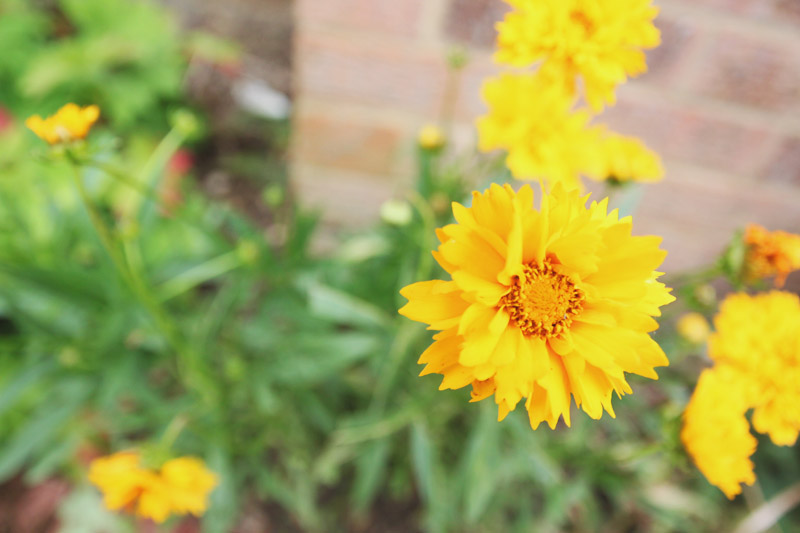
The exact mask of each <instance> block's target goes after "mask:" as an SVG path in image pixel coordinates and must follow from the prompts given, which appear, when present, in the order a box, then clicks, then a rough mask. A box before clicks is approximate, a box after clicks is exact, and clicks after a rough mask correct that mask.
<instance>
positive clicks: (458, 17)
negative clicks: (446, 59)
mask: <svg viewBox="0 0 800 533" xmlns="http://www.w3.org/2000/svg"><path fill="white" fill-rule="evenodd" d="M509 10H510V7H509V5H508V4H506V3H503V2H501V1H500V0H451V2H450V6H449V7H448V10H447V19H446V21H445V33H446V35H447V37H449V38H450V39H453V40H454V41H456V42H459V43H462V44H467V45H470V46H475V47H477V48H487V49H490V48H492V47H494V44H495V38H496V37H497V31H496V30H495V29H494V27H495V24H496V23H497V22H499V21H500V20H502V19H503V17H504V16H505V14H506V12H508V11H509Z"/></svg>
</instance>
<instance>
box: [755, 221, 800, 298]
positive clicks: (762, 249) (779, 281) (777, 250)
mask: <svg viewBox="0 0 800 533" xmlns="http://www.w3.org/2000/svg"><path fill="white" fill-rule="evenodd" d="M744 243H745V246H746V247H747V251H746V254H745V263H744V274H745V277H746V278H747V279H750V280H757V279H763V278H768V277H772V276H775V286H776V287H782V286H783V284H784V283H785V282H786V277H787V276H788V275H789V274H790V273H791V272H793V271H794V270H800V235H795V234H793V233H787V232H785V231H767V230H766V229H765V228H764V227H762V226H759V225H758V224H750V225H749V226H747V229H746V230H745V233H744Z"/></svg>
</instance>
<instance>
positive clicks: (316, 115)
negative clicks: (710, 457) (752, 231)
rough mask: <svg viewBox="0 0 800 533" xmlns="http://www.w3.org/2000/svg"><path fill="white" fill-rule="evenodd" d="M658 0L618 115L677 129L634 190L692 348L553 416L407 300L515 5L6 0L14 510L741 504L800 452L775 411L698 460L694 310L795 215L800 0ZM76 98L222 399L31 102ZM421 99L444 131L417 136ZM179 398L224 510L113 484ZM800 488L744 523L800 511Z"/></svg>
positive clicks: (5, 429)
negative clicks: (749, 484) (438, 368)
mask: <svg viewBox="0 0 800 533" xmlns="http://www.w3.org/2000/svg"><path fill="white" fill-rule="evenodd" d="M656 4H657V5H658V6H659V7H660V8H661V13H660V15H659V17H658V18H657V20H656V24H657V25H658V26H659V28H660V29H661V31H662V45H661V46H660V47H659V48H657V49H655V50H652V51H650V52H649V54H648V64H649V72H648V73H647V74H645V75H643V76H641V77H640V78H638V79H635V80H632V81H630V82H629V83H627V84H625V85H623V86H622V87H620V88H619V89H618V98H619V103H618V104H617V105H616V106H615V107H613V108H610V109H608V110H606V112H605V113H604V114H603V115H601V116H600V117H599V118H598V119H596V122H607V123H608V124H609V125H610V126H611V127H612V128H613V129H615V130H616V131H618V132H620V133H623V134H627V135H636V136H639V137H640V138H641V139H642V140H644V141H645V142H646V143H647V144H648V145H649V146H650V147H651V148H653V149H654V150H656V151H657V152H658V153H659V154H660V155H661V156H662V158H663V159H664V163H665V166H666V177H665V179H664V180H663V181H662V182H660V183H657V184H652V185H647V186H636V187H634V188H632V189H630V190H629V191H628V192H627V193H625V194H627V195H628V196H627V199H628V200H630V202H631V204H634V203H637V202H638V207H637V209H636V213H635V224H634V232H635V233H638V234H657V235H662V236H663V237H664V244H663V248H664V249H666V250H668V251H669V255H668V257H667V260H666V263H665V264H664V266H663V267H662V270H664V271H666V272H667V273H668V279H667V283H669V284H671V285H672V286H674V287H676V293H677V294H678V296H679V298H680V301H679V303H676V304H674V305H671V306H670V307H668V308H667V309H666V313H665V317H664V319H663V320H662V321H661V324H662V325H661V329H660V330H659V332H658V334H657V335H658V336H657V340H658V341H659V343H660V344H661V345H662V346H663V347H664V349H665V351H666V352H667V354H668V355H669V357H670V361H671V366H670V367H669V368H668V369H664V370H663V371H660V372H659V373H660V375H661V376H662V377H661V379H660V380H659V381H658V382H648V380H645V379H643V378H641V379H640V378H638V377H633V378H632V379H631V382H632V386H633V388H634V390H635V391H636V393H635V394H634V395H631V396H626V397H625V398H623V399H621V400H615V403H614V406H615V409H616V410H617V419H611V418H609V417H605V418H604V419H602V420H601V421H599V422H596V421H593V420H590V419H589V418H588V417H586V416H584V415H583V414H580V415H576V416H575V417H574V420H573V427H572V428H570V429H566V428H564V427H563V425H560V426H559V428H558V429H557V430H555V431H550V430H549V429H546V428H540V429H539V430H537V431H536V432H533V431H531V430H530V427H529V425H528V422H527V417H526V415H525V413H524V410H522V409H517V412H514V413H512V414H511V415H509V417H508V419H507V420H505V421H504V422H503V423H502V424H498V423H497V422H496V408H495V406H494V404H493V403H492V402H491V400H487V401H484V402H480V403H478V404H468V403H467V400H468V393H467V392H466V391H464V390H460V391H443V392H440V391H437V390H436V389H437V387H438V383H439V380H438V378H437V377H434V376H427V377H424V378H419V377H418V376H417V375H418V373H419V370H420V368H419V367H418V366H417V365H416V360H417V358H418V357H419V354H420V353H421V352H422V351H423V350H424V349H425V348H426V347H427V346H428V345H429V344H430V332H427V331H425V330H424V329H423V328H422V327H421V326H420V325H419V324H412V323H410V321H408V320H406V319H403V318H402V317H398V316H397V313H396V310H397V308H398V307H399V306H400V305H402V304H403V303H404V300H403V299H402V298H401V297H400V296H399V295H398V290H399V288H400V287H402V286H404V285H405V284H408V283H411V282H413V281H418V280H419V279H429V278H432V277H438V276H440V275H441V273H440V272H439V271H437V270H436V267H435V266H434V265H432V264H431V260H430V249H431V247H432V246H433V245H434V244H433V243H432V240H434V233H433V229H434V227H435V226H438V225H442V224H445V223H447V222H448V221H449V219H450V212H449V202H450V201H451V200H455V201H463V199H464V198H466V197H467V195H468V193H469V191H470V190H471V189H472V188H474V187H484V186H486V185H487V184H488V183H489V182H491V181H497V182H499V181H502V180H503V179H506V178H507V174H506V173H504V171H503V170H502V168H498V167H501V166H502V165H498V164H497V161H496V160H494V161H492V159H491V157H487V156H486V155H482V154H478V153H477V151H476V149H475V144H476V134H475V131H474V127H473V124H474V121H475V119H476V117H478V116H480V115H481V114H482V113H484V106H483V104H482V103H481V100H480V96H479V92H480V84H481V82H482V80H483V79H484V78H486V77H488V76H490V75H492V74H494V73H495V72H497V71H498V69H497V67H496V66H495V65H493V63H492V61H491V55H492V48H493V44H494V38H495V31H494V29H493V27H494V24H495V23H496V22H497V21H498V20H500V19H501V18H502V16H503V14H504V13H505V11H506V9H507V6H506V4H505V3H503V2H501V1H500V0H295V1H289V0H228V1H227V2H212V1H206V0H161V1H159V2H144V1H138V0H0V51H1V53H0V229H2V231H0V481H2V485H0V532H6V531H7V532H12V533H51V532H56V531H63V532H66V533H117V532H120V533H132V532H136V533H140V532H142V533H154V532H159V533H164V532H171V531H175V532H178V533H195V532H198V531H206V532H214V533H216V532H221V533H222V532H224V533H227V532H235V533H264V532H273V531H274V532H280V533H283V532H290V533H291V532H313V533H316V532H328V531H352V532H356V533H367V532H375V533H379V532H380V533H383V532H388V533H392V532H397V533H400V532H402V533H408V532H417V531H420V532H421V531H426V532H427V531H432V532H446V531H452V532H459V533H460V532H468V533H494V532H504V533H505V532H506V531H511V532H520V533H527V532H530V531H542V532H545V533H556V532H575V533H603V532H605V533H627V532H631V533H635V532H654V533H661V532H664V533H666V532H682V533H683V532H694V531H698V532H712V533H713V532H720V533H721V532H729V531H732V530H734V528H735V527H736V525H737V524H739V523H740V522H741V521H742V520H743V519H745V518H746V517H747V516H750V515H751V513H753V511H754V509H757V508H758V507H759V506H760V505H761V504H762V503H763V502H764V501H768V500H769V499H770V498H772V497H774V496H775V495H776V494H780V492H781V491H782V490H784V489H786V487H789V486H790V485H792V483H795V482H796V481H797V480H798V479H800V456H799V455H798V453H799V452H800V450H798V448H797V447H794V448H791V447H790V448H786V447H777V446H773V445H771V444H770V443H769V442H768V439H765V438H763V437H760V446H759V450H758V452H757V454H756V456H755V462H756V465H757V470H756V471H757V474H758V478H759V484H758V485H757V486H756V487H754V488H753V489H752V490H748V491H746V493H745V495H744V496H742V497H739V498H738V499H736V500H735V501H733V502H729V501H728V500H727V499H726V498H725V497H724V496H723V495H722V493H721V492H720V491H719V490H717V489H716V488H715V487H713V486H711V485H709V484H708V482H707V481H706V480H705V479H704V478H703V477H702V475H701V474H700V473H699V472H698V471H697V469H696V468H695V467H694V466H693V465H692V464H691V461H690V460H689V459H688V458H687V457H686V455H685V452H684V451H683V447H682V445H681V443H680V441H679V437H678V432H679V429H680V417H681V413H682V411H683V408H684V406H685V404H686V402H687V400H688V398H689V396H690V395H691V392H692V388H693V386H694V383H695V382H696V379H697V376H698V374H699V372H700V371H701V370H702V368H704V367H705V366H707V364H708V360H707V358H706V357H705V355H704V353H705V348H704V346H703V342H704V338H703V335H702V334H701V335H700V338H699V339H698V338H697V337H695V338H694V339H687V338H685V337H681V336H680V335H678V334H677V332H676V327H675V323H676V319H677V318H678V317H679V316H680V315H681V314H682V313H683V312H684V311H686V310H689V309H691V310H695V311H700V312H702V313H703V314H704V315H705V316H706V317H708V318H710V317H711V316H712V315H713V314H714V312H715V311H716V306H717V302H718V300H719V298H720V297H721V295H723V294H724V293H725V292H726V291H728V290H729V289H730V286H729V285H728V284H726V283H725V282H723V281H720V280H719V279H717V280H715V281H714V283H712V284H709V283H706V281H708V280H706V279H705V278H702V276H701V278H702V279H700V280H698V278H695V277H693V275H694V274H695V273H696V272H697V271H698V270H699V269H701V268H703V267H705V266H707V265H709V264H711V263H712V262H714V261H715V259H716V258H717V257H718V256H719V255H720V254H721V253H722V252H723V250H724V249H725V247H726V245H727V244H728V242H729V241H730V240H731V238H732V236H733V235H734V232H735V231H736V230H737V229H740V228H742V227H743V226H744V225H746V224H747V223H751V222H756V223H761V224H763V225H764V226H766V227H767V228H769V229H771V230H777V229H784V230H788V231H793V232H795V233H797V232H798V231H800V1H799V0H697V1H689V0H685V1H683V0H661V1H659V2H656ZM464 61H465V62H464ZM454 62H456V63H464V66H463V67H462V68H457V69H454V68H452V65H453V63H454ZM69 101H75V102H77V103H79V104H81V105H87V104H91V103H94V104H97V105H99V106H100V108H101V114H102V118H101V123H100V124H99V125H98V126H96V128H95V129H94V130H93V132H92V135H91V137H90V141H91V142H90V145H91V146H92V147H93V150H95V152H93V153H96V157H97V159H98V160H99V161H102V162H105V163H108V165H109V166H108V167H107V169H110V171H108V172H106V173H107V174H109V175H104V174H103V173H102V172H99V171H98V170H97V169H93V170H91V171H90V170H87V172H86V173H85V175H84V176H83V178H84V180H85V181H86V183H87V184H88V186H89V189H90V192H91V193H92V198H93V199H94V200H95V201H96V202H97V205H98V206H100V208H101V212H102V213H103V215H104V216H105V217H106V219H107V221H108V222H109V223H111V224H113V225H114V228H115V229H116V230H118V233H119V235H118V237H119V238H120V239H121V241H124V243H126V244H125V245H126V246H128V245H131V243H134V244H133V245H131V246H132V247H133V250H134V251H133V252H131V254H130V256H131V257H133V258H134V261H133V262H138V263H139V266H140V268H141V271H142V276H143V278H144V279H145V281H146V282H147V283H149V284H151V285H152V289H153V292H154V294H155V295H156V296H157V299H158V300H159V302H162V303H163V306H164V309H165V311H166V313H167V314H168V315H169V316H171V317H173V318H174V320H175V329H176V330H177V331H179V332H180V333H181V334H182V335H183V336H185V338H186V342H187V343H188V345H190V346H191V347H192V349H193V350H195V351H196V352H197V353H199V354H200V355H198V361H200V362H201V364H200V366H203V367H204V368H205V370H204V371H207V376H212V378H210V380H209V381H210V382H211V383H210V384H208V385H209V386H210V387H211V393H210V394H211V396H212V397H214V398H215V399H216V403H214V406H213V409H210V408H208V405H206V404H204V403H202V402H201V401H200V400H199V399H198V398H199V397H202V394H200V393H198V391H196V390H194V389H193V387H192V386H190V385H187V383H186V382H185V380H183V378H182V376H181V374H180V372H179V371H178V372H176V369H175V366H176V365H175V361H174V356H175V353H174V350H173V349H172V347H170V346H169V345H168V343H166V342H165V341H164V338H163V337H164V335H163V334H162V333H163V332H159V331H158V328H156V327H155V326H154V325H153V324H152V321H151V320H148V318H147V312H146V310H143V306H142V305H141V302H140V301H137V300H136V299H135V298H134V297H133V296H132V295H131V294H129V293H128V292H129V291H126V289H125V288H124V286H123V284H122V283H121V281H120V279H119V276H118V275H117V274H115V272H114V270H113V268H112V266H111V265H110V264H109V261H108V260H107V259H108V258H107V257H106V256H105V255H104V252H103V250H102V248H101V246H100V245H99V242H98V240H97V237H96V235H95V233H94V231H93V229H92V226H91V224H90V222H89V219H88V218H87V216H86V213H85V212H84V210H83V209H82V207H81V205H80V203H79V202H78V200H77V197H76V194H75V191H74V190H73V188H72V184H71V182H70V181H69V179H68V178H65V173H66V172H67V171H68V170H69V169H68V168H67V167H66V165H64V163H63V161H61V162H59V161H51V160H49V159H48V156H47V154H46V152H45V148H44V143H42V142H41V141H40V140H39V139H36V138H35V137H34V136H33V134H32V133H31V132H29V131H27V130H26V129H25V128H24V126H23V123H24V120H25V118H26V117H28V116H30V115H32V114H35V113H39V114H42V115H46V114H49V113H51V112H53V111H55V110H56V109H58V108H59V107H60V106H61V105H63V104H64V103H66V102H69ZM187 123H188V126H187ZM427 123H436V124H439V125H440V126H441V127H442V128H443V130H444V132H445V134H446V138H447V147H446V148H445V149H444V150H443V151H426V150H421V149H420V147H419V146H418V142H417V134H418V132H419V130H420V128H421V127H422V126H423V125H425V124H427ZM176 131H178V132H179V133H180V135H179V138H180V142H177V141H174V140H175V138H176V137H175V135H176V134H175V132H176ZM104 168H106V167H104ZM120 169H121V170H122V171H125V172H128V171H130V173H131V174H132V175H134V176H135V179H136V180H140V181H139V182H137V184H135V185H136V187H138V188H139V191H138V192H137V191H132V190H131V189H130V187H127V188H126V185H125V184H121V183H118V182H117V181H115V178H114V179H112V177H110V174H112V173H114V172H117V171H118V170H120ZM139 169H144V170H143V171H141V172H139ZM422 182H425V184H426V185H425V187H421V186H420V183H422ZM414 188H416V189H417V190H418V191H420V192H421V194H419V195H417V194H416V192H409V191H413V189H414ZM597 189H598V191H599V188H597ZM142 190H144V191H145V192H146V193H147V194H145V195H144V196H142V195H141V194H140V193H141V191H142ZM387 200H396V202H389V203H388V204H387ZM126 250H127V249H126ZM65 258H66V259H68V260H65ZM787 287H788V288H790V289H792V290H796V289H797V288H798V287H800V275H798V274H797V273H795V274H794V275H792V276H790V277H789V279H788V282H787ZM718 295H719V296H718ZM701 333H702V332H701ZM706 335H707V331H706ZM201 392H202V391H201ZM205 392H208V391H205ZM520 411H522V412H520ZM176 417H186V420H188V421H189V422H188V423H187V427H186V429H185V430H184V431H183V432H182V433H181V435H180V437H179V438H178V439H177V440H176V442H175V447H176V451H178V452H180V453H182V454H192V455H197V456H200V457H203V458H204V459H205V460H206V461H207V462H208V464H209V467H210V468H212V469H213V470H214V471H215V472H217V473H218V474H219V476H220V479H221V484H220V486H219V487H218V488H217V489H216V490H215V491H214V493H213V495H212V500H211V504H210V506H209V510H208V512H207V513H206V515H205V516H204V518H203V519H202V520H201V519H195V518H191V517H190V518H186V519H176V520H173V521H172V522H169V523H167V524H166V525H164V526H156V525H155V524H152V523H150V522H147V521H143V520H134V519H130V517H120V516H118V515H116V514H114V513H109V512H108V511H106V510H104V509H103V506H102V504H101V500H100V496H99V494H98V492H97V490H96V489H95V488H94V487H92V486H90V485H89V484H88V483H87V481H86V468H87V465H88V464H89V463H90V461H91V460H92V459H93V458H95V457H98V456H100V455H104V454H108V453H112V452H114V451H118V450H119V449H124V448H125V447H127V446H131V445H136V444H138V443H145V442H147V441H151V440H152V441H155V440H157V439H158V438H159V436H160V435H162V433H163V432H164V430H165V428H166V427H169V425H170V423H171V422H172V421H174V419H175V418H176ZM799 513H800V511H797V510H795V511H794V513H792V514H788V515H786V516H785V517H783V520H782V521H781V523H780V524H779V525H778V526H775V527H773V526H772V525H769V526H767V527H766V528H764V529H748V530H747V531H750V532H751V533H753V532H754V531H769V532H770V533H778V532H780V531H783V532H784V533H790V532H792V531H798V530H800V529H798V528H800V514H799ZM770 528H771V529H770Z"/></svg>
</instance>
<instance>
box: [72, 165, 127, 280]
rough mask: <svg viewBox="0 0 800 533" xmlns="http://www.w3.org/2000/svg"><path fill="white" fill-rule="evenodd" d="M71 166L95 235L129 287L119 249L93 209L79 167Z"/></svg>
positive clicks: (125, 268) (125, 266) (125, 267)
mask: <svg viewBox="0 0 800 533" xmlns="http://www.w3.org/2000/svg"><path fill="white" fill-rule="evenodd" d="M72 168H73V171H74V172H73V173H72V175H73V178H74V181H75V187H76V188H77V189H78V194H79V195H80V197H81V201H82V202H83V207H84V208H85V209H86V212H87V213H88V215H89V220H90V221H91V223H92V226H94V230H95V232H96V233H97V236H98V237H99V238H100V243H101V244H102V245H103V248H104V249H105V251H106V253H107V254H108V255H109V257H110V258H111V261H112V262H113V263H114V267H115V268H116V269H117V273H118V274H119V276H120V277H121V278H122V279H123V280H124V281H125V283H126V284H127V285H128V286H129V287H130V286H131V285H132V279H131V274H130V271H129V270H128V267H127V264H126V262H125V259H124V257H123V256H122V254H121V253H120V251H119V249H118V248H117V247H116V246H114V239H113V237H112V235H111V231H110V230H109V229H108V226H106V223H105V222H104V221H103V217H102V216H101V215H100V213H98V212H97V209H95V207H94V204H93V203H92V200H91V198H89V193H88V192H87V190H86V187H85V186H84V184H83V178H82V176H81V171H80V167H79V166H77V165H76V164H74V162H73V165H72Z"/></svg>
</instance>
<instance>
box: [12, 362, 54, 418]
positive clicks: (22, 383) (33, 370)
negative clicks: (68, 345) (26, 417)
mask: <svg viewBox="0 0 800 533" xmlns="http://www.w3.org/2000/svg"><path fill="white" fill-rule="evenodd" d="M53 368H55V364H54V363H53V362H52V361H44V362H41V363H37V364H35V365H33V366H30V367H28V368H26V369H25V370H23V371H22V372H20V373H19V374H17V375H16V376H13V377H11V379H10V380H9V381H8V382H6V383H4V384H3V386H2V390H0V415H2V414H3V413H5V412H6V411H8V410H9V409H10V408H11V407H13V406H14V403H15V402H16V401H17V399H18V398H19V397H20V395H21V394H22V393H23V392H25V391H27V390H29V389H30V388H31V387H33V386H35V384H36V383H38V382H39V381H40V380H41V379H42V378H44V377H45V376H46V375H48V374H49V373H50V372H52V370H53Z"/></svg>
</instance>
